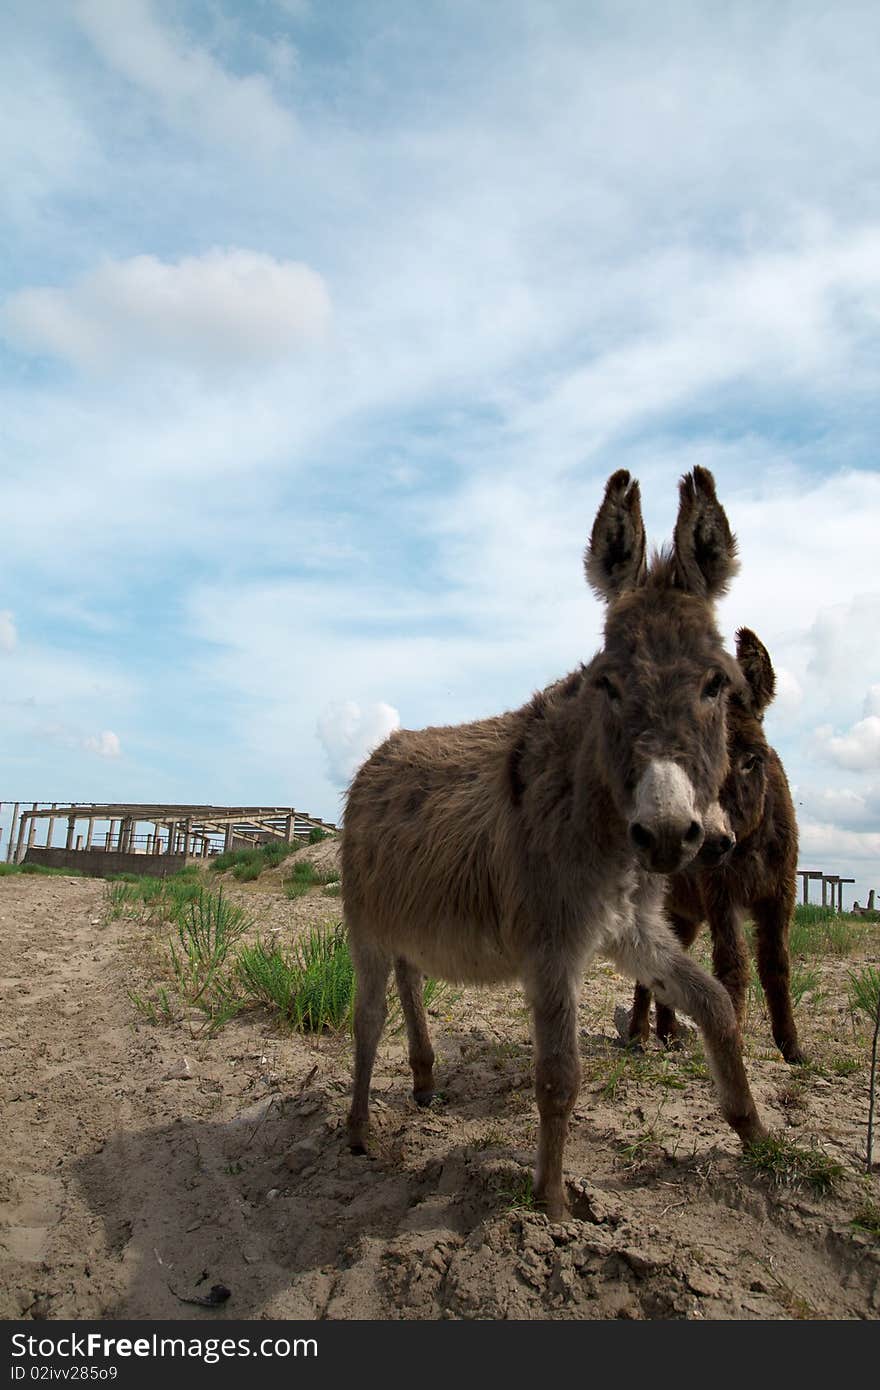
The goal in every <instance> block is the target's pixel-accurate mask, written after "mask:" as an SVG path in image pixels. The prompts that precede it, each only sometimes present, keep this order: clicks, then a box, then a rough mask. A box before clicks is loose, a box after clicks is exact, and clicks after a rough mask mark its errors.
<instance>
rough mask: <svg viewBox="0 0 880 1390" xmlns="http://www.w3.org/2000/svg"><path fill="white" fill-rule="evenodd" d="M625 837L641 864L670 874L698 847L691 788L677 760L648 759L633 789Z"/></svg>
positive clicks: (699, 826) (701, 831) (699, 830)
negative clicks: (633, 803) (627, 835)
mask: <svg viewBox="0 0 880 1390" xmlns="http://www.w3.org/2000/svg"><path fill="white" fill-rule="evenodd" d="M628 831H629V839H630V843H631V844H632V846H633V848H634V849H635V851H636V856H637V858H638V860H639V862H640V863H641V864H642V866H643V867H644V868H646V869H648V870H649V871H650V872H651V873H655V874H674V873H676V872H677V871H678V870H679V869H682V868H683V867H684V866H685V864H687V863H689V861H690V860H691V859H693V858H694V856H695V855H696V854H697V853H698V851H699V850H700V848H701V846H702V844H703V839H704V836H705V828H704V825H703V821H702V818H701V817H700V816H699V815H698V814H697V812H696V809H695V806H694V789H693V786H692V784H691V780H690V778H689V777H688V775H687V773H686V772H685V771H684V769H683V768H682V767H680V766H679V765H678V763H673V762H670V761H668V760H666V759H655V760H654V761H652V762H650V763H649V764H648V766H647V768H646V770H645V772H644V773H643V774H642V777H641V779H640V780H639V783H638V785H637V787H636V791H635V805H634V811H633V816H632V819H631V820H630V823H629V826H628Z"/></svg>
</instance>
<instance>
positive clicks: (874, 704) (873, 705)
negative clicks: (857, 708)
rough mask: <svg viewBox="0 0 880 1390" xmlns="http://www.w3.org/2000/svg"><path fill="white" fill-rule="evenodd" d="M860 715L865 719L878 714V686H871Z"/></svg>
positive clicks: (879, 711) (879, 697)
mask: <svg viewBox="0 0 880 1390" xmlns="http://www.w3.org/2000/svg"><path fill="white" fill-rule="evenodd" d="M862 713H863V714H864V715H865V717H866V718H867V717H868V716H869V715H872V714H880V685H872V686H871V688H870V689H869V691H868V693H867V695H866V696H865V707H864V709H863V710H862Z"/></svg>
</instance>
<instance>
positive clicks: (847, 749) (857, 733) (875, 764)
mask: <svg viewBox="0 0 880 1390" xmlns="http://www.w3.org/2000/svg"><path fill="white" fill-rule="evenodd" d="M814 741H815V746H816V750H817V752H818V754H819V756H820V757H823V758H825V759H826V760H827V761H828V762H832V763H836V765H837V766H838V767H845V768H849V769H850V770H851V771H854V772H868V771H871V770H873V769H874V768H880V715H877V714H869V715H868V716H867V718H865V719H860V720H859V721H858V722H857V723H855V724H853V725H852V727H851V728H850V729H849V730H848V731H847V732H846V733H845V734H835V733H834V730H833V728H832V726H831V725H830V724H823V725H821V726H820V727H819V728H818V729H816V731H815V734H814Z"/></svg>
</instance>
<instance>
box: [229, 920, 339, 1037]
mask: <svg viewBox="0 0 880 1390" xmlns="http://www.w3.org/2000/svg"><path fill="white" fill-rule="evenodd" d="M235 972H236V978H237V981H238V983H239V984H240V985H241V986H242V988H243V989H244V991H245V995H246V996H247V997H249V998H250V999H252V1000H255V1001H256V1002H257V1003H260V1004H264V1005H265V1006H266V1007H268V1008H269V1009H271V1010H272V1011H273V1012H275V1013H277V1014H278V1015H280V1018H281V1020H282V1021H283V1023H284V1024H285V1025H286V1026H287V1027H290V1028H294V1029H296V1030H297V1032H301V1033H323V1032H326V1031H330V1032H336V1031H338V1030H339V1029H341V1028H344V1027H347V1026H349V1025H350V1022H351V1014H352V1006H353V1004H354V987H355V976H354V965H353V963H352V959H351V952H350V951H349V949H348V941H347V940H346V937H345V933H344V931H343V929H342V924H341V923H337V925H336V926H334V927H317V928H313V929H312V931H310V932H309V935H308V936H307V937H306V938H305V940H303V941H301V942H299V943H298V944H297V945H296V946H295V947H294V948H293V950H292V951H290V952H289V953H285V952H283V951H282V950H280V948H279V947H278V946H271V947H270V946H267V945H266V944H265V943H264V942H263V941H257V943H256V944H255V945H254V946H244V947H242V949H241V950H240V951H239V953H238V957H237V960H236V964H235Z"/></svg>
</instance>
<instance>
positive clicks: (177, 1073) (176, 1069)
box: [162, 1057, 192, 1081]
mask: <svg viewBox="0 0 880 1390" xmlns="http://www.w3.org/2000/svg"><path fill="white" fill-rule="evenodd" d="M191 1076H192V1067H191V1066H190V1064H189V1058H188V1057H181V1059H180V1061H179V1062H175V1063H174V1064H173V1066H170V1067H169V1068H168V1070H167V1071H166V1073H165V1075H164V1076H163V1077H162V1080H163V1081H189V1079H190V1077H191Z"/></svg>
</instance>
